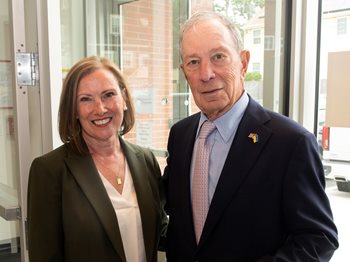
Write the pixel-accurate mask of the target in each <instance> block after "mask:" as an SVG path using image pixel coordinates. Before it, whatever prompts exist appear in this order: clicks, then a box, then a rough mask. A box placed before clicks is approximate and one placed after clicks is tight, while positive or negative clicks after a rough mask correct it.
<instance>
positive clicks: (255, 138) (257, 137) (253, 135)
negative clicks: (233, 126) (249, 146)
mask: <svg viewBox="0 0 350 262" xmlns="http://www.w3.org/2000/svg"><path fill="white" fill-rule="evenodd" d="M248 137H249V138H251V139H252V140H253V143H254V144H255V143H257V142H259V136H258V134H256V133H250V134H249V136H248Z"/></svg>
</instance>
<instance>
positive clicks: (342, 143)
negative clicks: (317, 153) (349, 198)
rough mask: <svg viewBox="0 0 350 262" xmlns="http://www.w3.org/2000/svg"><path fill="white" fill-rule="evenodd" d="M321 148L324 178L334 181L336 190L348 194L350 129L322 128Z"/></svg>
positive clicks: (349, 180)
mask: <svg viewBox="0 0 350 262" xmlns="http://www.w3.org/2000/svg"><path fill="white" fill-rule="evenodd" d="M322 147H323V165H324V169H325V173H326V177H327V178H331V179H334V180H335V181H336V183H337V187H338V190H340V191H345V192H350V128H342V127H324V128H323V132H322Z"/></svg>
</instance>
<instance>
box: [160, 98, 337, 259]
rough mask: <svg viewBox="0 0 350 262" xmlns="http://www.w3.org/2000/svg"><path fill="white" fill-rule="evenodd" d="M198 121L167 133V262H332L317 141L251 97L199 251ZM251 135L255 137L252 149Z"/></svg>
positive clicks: (332, 233) (332, 236)
mask: <svg viewBox="0 0 350 262" xmlns="http://www.w3.org/2000/svg"><path fill="white" fill-rule="evenodd" d="M199 117H200V114H199V113H198V114H195V115H192V116H190V117H188V118H186V119H184V120H181V121H179V122H178V123H176V124H175V125H174V126H173V127H172V128H171V131H170V136H169V141H168V152H169V157H168V159H167V167H166V168H165V172H164V176H163V177H164V181H165V183H166V186H167V209H168V213H169V218H170V221H169V227H168V233H167V245H166V246H167V247H166V249H167V259H168V261H170V262H172V261H181V262H186V261H238V262H242V261H293V262H296V261H303V262H305V261H328V260H329V259H330V258H331V256H332V254H333V252H334V250H335V249H336V248H337V247H338V241H337V229H336V226H335V224H334V223H333V218H332V212H331V208H330V204H329V201H328V198H327V196H326V194H325V191H324V187H325V178H324V173H323V167H322V163H321V161H320V158H319V153H318V146H317V142H316V139H315V137H314V135H313V134H311V133H310V132H308V131H307V130H306V129H304V128H303V127H302V126H301V125H299V124H297V123H296V122H294V121H292V120H290V119H289V118H287V117H284V116H282V115H280V114H277V113H275V112H272V111H270V110H267V109H264V108H263V107H261V106H260V105H259V104H258V103H256V102H255V101H254V100H253V99H251V98H250V101H249V105H248V108H247V110H246V112H245V113H244V116H243V118H242V121H241V123H240V125H239V127H238V130H237V133H236V136H235V138H234V140H233V143H232V146H231V149H230V151H229V153H228V156H227V159H226V162H225V164H224V168H223V171H222V173H221V176H220V179H219V181H218V184H217V188H216V191H215V193H214V196H213V199H212V202H211V205H210V208H209V212H208V216H207V220H206V223H205V225H204V229H203V233H202V236H201V239H200V242H199V243H198V245H197V244H196V240H195V235H194V228H193V222H192V209H191V194H190V165H191V158H192V151H193V145H194V142H195V135H196V130H197V127H198V121H199ZM250 133H256V134H258V137H259V140H258V142H257V143H254V142H253V140H252V139H251V138H249V137H248V136H249V134H250Z"/></svg>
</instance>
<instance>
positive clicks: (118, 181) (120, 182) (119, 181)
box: [117, 177, 122, 185]
mask: <svg viewBox="0 0 350 262" xmlns="http://www.w3.org/2000/svg"><path fill="white" fill-rule="evenodd" d="M117 184H118V185H121V184H122V179H121V178H120V177H117Z"/></svg>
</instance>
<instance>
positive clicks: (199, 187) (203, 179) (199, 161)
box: [192, 121, 216, 243]
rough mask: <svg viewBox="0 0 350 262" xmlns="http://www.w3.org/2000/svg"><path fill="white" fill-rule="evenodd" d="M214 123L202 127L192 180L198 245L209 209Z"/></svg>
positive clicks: (193, 211)
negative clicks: (211, 145) (210, 162)
mask: <svg viewBox="0 0 350 262" xmlns="http://www.w3.org/2000/svg"><path fill="white" fill-rule="evenodd" d="M215 128H216V127H215V125H214V124H213V123H212V122H209V121H205V122H204V123H203V125H202V127H201V130H200V132H199V136H198V142H197V152H196V159H195V163H194V173H193V180H192V213H193V223H194V230H195V233H196V240H197V243H198V242H199V239H200V236H201V234H202V230H203V226H204V222H205V219H206V217H207V213H208V209H209V196H208V167H209V153H210V152H209V151H210V148H209V145H208V144H207V143H206V140H207V137H208V136H209V135H210V134H211V133H212V132H213V131H214V130H215Z"/></svg>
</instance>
